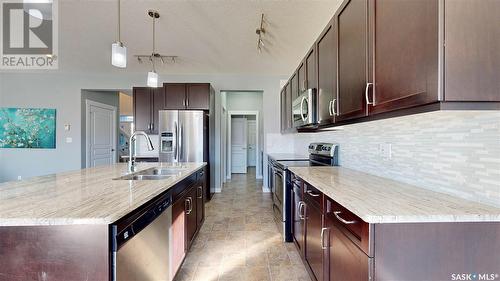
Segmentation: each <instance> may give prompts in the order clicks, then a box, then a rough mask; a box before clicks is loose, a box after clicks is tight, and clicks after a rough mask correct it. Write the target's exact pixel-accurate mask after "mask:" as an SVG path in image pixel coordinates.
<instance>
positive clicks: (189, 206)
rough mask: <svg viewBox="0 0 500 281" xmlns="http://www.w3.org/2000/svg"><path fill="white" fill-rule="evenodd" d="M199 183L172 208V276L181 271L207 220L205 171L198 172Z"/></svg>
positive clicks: (188, 190)
mask: <svg viewBox="0 0 500 281" xmlns="http://www.w3.org/2000/svg"><path fill="white" fill-rule="evenodd" d="M197 173H198V174H197V179H198V180H197V181H196V182H194V183H193V184H192V185H191V186H190V187H188V188H187V189H186V190H184V191H183V192H182V193H181V195H180V196H179V197H178V198H176V199H174V200H175V201H174V204H173V206H172V226H171V235H172V241H174V242H173V243H171V247H172V256H171V259H172V274H174V275H175V273H176V272H177V271H178V270H179V268H180V266H181V265H182V262H183V261H184V258H185V256H186V253H187V252H188V250H189V248H190V247H191V244H192V243H193V241H194V239H195V238H196V235H197V234H198V231H199V230H200V228H201V226H202V224H203V221H204V219H205V200H204V196H205V192H204V186H206V182H205V179H206V177H205V170H204V169H203V170H200V171H198V172H197Z"/></svg>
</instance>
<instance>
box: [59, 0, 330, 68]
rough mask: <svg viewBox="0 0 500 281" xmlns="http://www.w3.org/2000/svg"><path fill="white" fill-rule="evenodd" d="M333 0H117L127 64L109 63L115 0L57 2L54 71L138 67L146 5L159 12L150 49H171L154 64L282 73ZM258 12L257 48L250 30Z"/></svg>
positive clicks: (146, 28)
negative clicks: (171, 58) (260, 37)
mask: <svg viewBox="0 0 500 281" xmlns="http://www.w3.org/2000/svg"><path fill="white" fill-rule="evenodd" d="M338 4H339V0H162V1H142V0H141V1H138V0H122V4H121V5H122V41H123V42H124V43H125V45H126V46H127V49H128V66H127V69H125V70H122V69H116V68H114V67H112V66H111V63H110V57H111V43H112V42H114V41H116V39H117V0H116V1H115V0H112V1H111V0H101V1H97V0H81V1H74V0H60V1H59V15H60V17H59V71H70V72H74V71H78V72H120V71H122V72H123V71H127V72H144V71H147V70H148V69H149V68H151V65H150V63H147V62H144V63H142V64H140V63H139V62H138V61H137V60H135V59H134V58H133V57H132V56H133V55H135V54H146V55H147V54H150V53H151V52H152V39H151V36H152V23H151V18H150V17H148V16H147V10H148V9H155V10H158V11H159V12H160V15H161V17H160V19H159V20H158V21H157V29H156V30H157V32H156V35H157V39H156V41H157V42H156V49H157V52H159V53H161V54H162V55H176V56H179V58H178V59H177V62H176V63H175V64H172V63H167V64H165V65H159V66H158V67H157V71H158V72H159V73H168V74H173V73H175V74H216V73H217V74H259V75H288V74H290V73H291V72H292V71H293V70H294V69H295V67H296V66H297V65H298V62H299V61H300V59H302V57H303V56H304V55H305V53H306V52H307V49H308V48H309V47H310V46H311V45H312V43H313V42H314V40H315V39H316V38H317V36H318V35H319V33H320V32H321V30H322V29H323V27H324V26H326V24H327V23H328V21H329V20H330V18H331V16H332V15H333V13H334V11H335V9H336V8H337V6H338ZM261 13H264V14H265V19H266V24H265V26H264V27H265V29H266V34H265V35H264V42H265V47H264V50H263V52H262V54H259V53H258V51H257V48H256V47H257V35H256V33H255V29H256V28H257V27H258V26H259V23H260V14H261Z"/></svg>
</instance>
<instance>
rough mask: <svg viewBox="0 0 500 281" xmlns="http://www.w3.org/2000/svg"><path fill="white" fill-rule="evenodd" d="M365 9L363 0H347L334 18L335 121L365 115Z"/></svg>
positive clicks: (366, 57)
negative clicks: (336, 90) (336, 51)
mask: <svg viewBox="0 0 500 281" xmlns="http://www.w3.org/2000/svg"><path fill="white" fill-rule="evenodd" d="M367 9H368V1H367V0H350V1H346V2H344V3H343V5H342V6H341V7H340V9H339V12H338V14H337V16H336V22H337V29H338V36H337V38H338V40H337V42H338V43H337V45H338V93H337V100H336V102H334V105H332V107H333V110H332V111H334V112H335V115H336V117H335V118H336V121H341V120H347V119H352V118H357V117H362V116H365V115H366V114H367V110H366V101H365V91H366V87H367V83H368V64H369V63H368V56H367V54H368V52H367V47H368V42H367V38H368V26H367V22H368V18H367V14H368V13H367ZM323 106H324V105H323Z"/></svg>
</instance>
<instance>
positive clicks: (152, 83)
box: [147, 10, 160, 88]
mask: <svg viewBox="0 0 500 281" xmlns="http://www.w3.org/2000/svg"><path fill="white" fill-rule="evenodd" d="M148 15H149V16H150V17H151V18H153V53H152V54H151V57H150V61H151V64H152V65H153V70H151V71H150V72H148V80H147V85H148V87H153V88H157V87H158V73H156V69H155V58H156V57H157V56H159V55H158V54H157V53H156V50H155V43H156V42H155V39H156V38H155V20H156V19H157V18H160V14H159V13H158V12H157V11H153V10H149V11H148Z"/></svg>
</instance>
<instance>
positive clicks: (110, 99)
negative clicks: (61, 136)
mask: <svg viewBox="0 0 500 281" xmlns="http://www.w3.org/2000/svg"><path fill="white" fill-rule="evenodd" d="M86 100H91V101H95V102H100V103H103V104H107V105H111V106H114V107H116V147H117V149H116V160H117V161H118V160H119V159H118V143H119V141H120V116H119V112H120V96H119V92H117V91H93V90H82V102H81V108H80V112H81V121H82V122H81V138H80V139H81V147H82V148H81V151H82V155H81V162H82V168H85V167H86V166H87V165H86V161H87V155H86V143H85V142H86V137H87V132H86V124H85V123H86V120H87V116H86Z"/></svg>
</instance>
